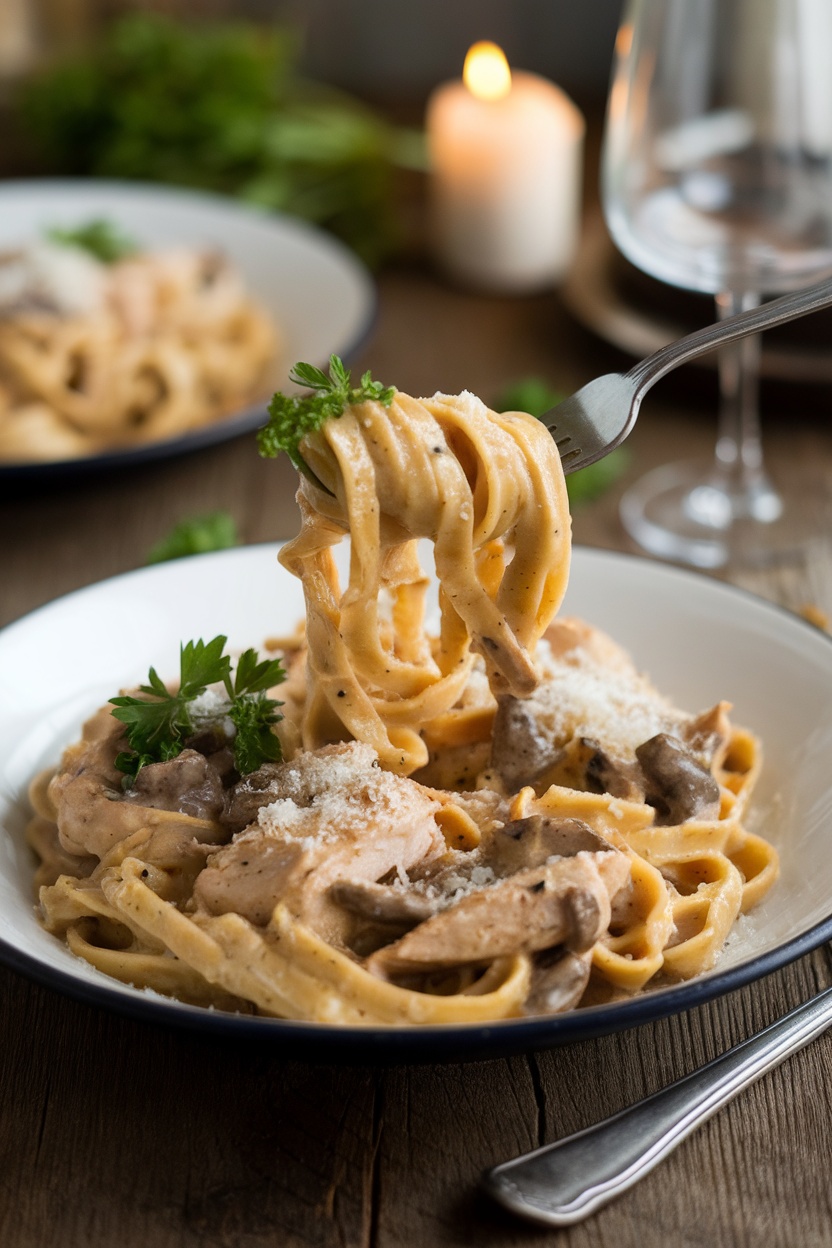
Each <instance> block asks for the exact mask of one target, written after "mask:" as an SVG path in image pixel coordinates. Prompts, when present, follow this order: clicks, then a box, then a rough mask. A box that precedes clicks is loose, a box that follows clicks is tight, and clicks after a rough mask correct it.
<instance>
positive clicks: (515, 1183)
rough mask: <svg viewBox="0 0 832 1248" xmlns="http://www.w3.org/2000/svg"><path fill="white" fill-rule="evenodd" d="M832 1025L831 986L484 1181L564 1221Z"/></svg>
mask: <svg viewBox="0 0 832 1248" xmlns="http://www.w3.org/2000/svg"><path fill="white" fill-rule="evenodd" d="M830 1024H832V988H827V989H826V990H825V991H824V992H821V993H819V994H818V995H817V996H816V997H813V998H812V999H811V1000H810V1001H807V1002H806V1003H805V1004H804V1005H800V1006H798V1007H797V1009H795V1010H792V1012H791V1013H790V1014H787V1015H786V1016H785V1017H784V1018H782V1019H780V1020H779V1022H776V1023H772V1025H771V1026H770V1027H766V1028H765V1030H764V1031H761V1032H758V1033H757V1035H755V1036H752V1037H750V1039H748V1040H745V1041H744V1042H743V1043H742V1044H738V1045H737V1046H736V1047H735V1048H733V1049H729V1051H728V1052H727V1053H724V1054H722V1056H721V1057H717V1058H716V1059H715V1060H714V1061H712V1062H709V1063H708V1064H707V1065H706V1066H702V1067H701V1068H700V1069H699V1070H697V1071H694V1072H693V1074H690V1075H688V1076H687V1077H686V1078H684V1079H680V1080H679V1081H678V1082H677V1083H673V1084H671V1085H670V1086H669V1087H667V1088H664V1089H663V1090H662V1091H661V1092H657V1093H655V1094H654V1095H653V1096H650V1097H647V1099H646V1100H643V1101H639V1102H638V1103H637V1104H635V1105H633V1106H631V1107H630V1108H629V1109H625V1110H623V1112H622V1113H620V1114H616V1115H615V1116H614V1117H612V1118H607V1119H606V1120H605V1121H604V1122H600V1123H598V1124H597V1125H596V1126H594V1127H589V1128H588V1129H587V1130H586V1131H579V1132H578V1133H577V1134H576V1135H570V1136H567V1138H566V1139H563V1140H558V1141H557V1142H556V1143H555V1144H549V1145H547V1146H546V1147H544V1148H539V1149H537V1150H536V1151H535V1152H533V1153H527V1154H526V1155H525V1156H523V1157H517V1158H515V1159H514V1160H513V1161H507V1162H505V1163H504V1164H503V1165H500V1166H496V1167H495V1168H494V1169H493V1170H489V1171H487V1172H486V1173H485V1175H484V1176H483V1185H484V1187H485V1189H486V1191H488V1192H489V1193H490V1195H491V1196H493V1197H494V1198H495V1199H496V1200H498V1201H499V1202H500V1204H502V1205H503V1206H504V1207H505V1208H507V1209H510V1210H512V1211H513V1212H515V1213H519V1214H521V1215H522V1216H523V1217H525V1218H528V1219H530V1220H531V1221H533V1222H543V1223H546V1224H547V1225H549V1226H570V1225H572V1224H573V1223H575V1222H580V1221H581V1220H582V1219H583V1218H585V1217H587V1216H588V1215H589V1214H591V1213H594V1212H595V1210H596V1209H600V1208H601V1207H602V1205H606V1204H607V1203H608V1202H609V1201H611V1200H613V1199H614V1198H615V1197H616V1196H618V1195H620V1193H621V1192H623V1191H626V1189H627V1188H628V1187H632V1186H633V1184H634V1183H637V1182H638V1180H639V1179H640V1178H642V1177H643V1175H645V1174H648V1173H649V1172H650V1171H651V1170H652V1169H653V1167H654V1166H657V1165H658V1164H659V1162H660V1161H662V1160H663V1159H664V1158H665V1157H666V1156H667V1155H668V1153H670V1152H671V1151H672V1150H673V1149H674V1148H675V1147H676V1145H677V1144H679V1143H681V1141H682V1140H683V1139H685V1137H686V1136H687V1135H690V1133H691V1132H692V1131H693V1130H694V1129H695V1128H696V1127H698V1126H699V1124H700V1123H702V1122H705V1121H706V1119H708V1118H710V1117H711V1115H712V1114H715V1113H716V1111H717V1110H718V1109H720V1108H721V1107H722V1106H723V1105H725V1104H726V1103H727V1102H728V1101H730V1100H731V1099H732V1098H733V1097H734V1096H736V1095H737V1093H738V1092H741V1091H742V1089H743V1088H746V1087H748V1086H749V1084H751V1083H754V1081H755V1080H757V1079H759V1078H760V1076H761V1075H764V1074H765V1073H766V1071H768V1070H772V1069H773V1068H774V1067H775V1066H778V1065H779V1064H780V1063H781V1062H782V1061H785V1059H786V1058H787V1057H789V1056H790V1055H791V1054H792V1053H796V1052H797V1051H798V1049H802V1048H803V1047H804V1046H805V1045H807V1044H809V1043H810V1042H811V1041H812V1040H814V1039H815V1038H816V1037H817V1036H819V1035H820V1034H821V1032H823V1031H824V1030H825V1029H826V1028H827V1027H829V1025H830Z"/></svg>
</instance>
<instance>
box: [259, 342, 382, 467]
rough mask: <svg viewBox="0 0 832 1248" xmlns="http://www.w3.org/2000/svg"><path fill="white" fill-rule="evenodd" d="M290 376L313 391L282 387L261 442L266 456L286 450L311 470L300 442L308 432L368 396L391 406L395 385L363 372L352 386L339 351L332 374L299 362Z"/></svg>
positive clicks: (298, 464)
mask: <svg viewBox="0 0 832 1248" xmlns="http://www.w3.org/2000/svg"><path fill="white" fill-rule="evenodd" d="M289 380H290V381H294V382H295V383H296V384H297V385H299V386H306V387H307V389H309V390H311V391H312V393H311V394H306V395H297V394H283V393H282V392H281V391H280V390H278V392H277V394H276V395H275V396H274V397H273V399H272V401H271V403H270V404H269V423H268V424H267V425H264V427H263V428H262V429H260V430H258V433H257V443H258V446H259V448H260V454H261V455H262V456H263V457H264V459H273V458H274V457H275V455H278V454H279V453H280V452H281V451H285V452H286V454H287V455H288V456H289V458H290V459H291V461H292V463H293V464H294V465H295V467H296V468H297V469H298V471H299V472H303V473H307V474H309V472H310V469H309V465H308V464H307V463H306V460H305V459H304V458H303V456H302V455H301V453H300V443H301V442H302V441H303V439H304V438H305V437H306V435H307V434H308V433H313V432H314V431H315V430H316V429H320V427H321V425H322V424H323V423H324V421H327V420H329V419H330V417H331V416H340V415H341V414H342V412H343V411H344V408H345V407H350V406H351V405H352V404H353V403H364V402H366V401H367V400H368V399H372V400H374V401H375V402H376V403H383V404H384V406H385V407H389V406H390V404H391V403H392V402H393V396H394V394H395V393H396V387H395V386H383V385H382V384H381V382H380V381H373V378H372V375H371V374H370V373H369V372H366V373H364V374H363V376H362V378H361V383H360V385H358V386H354V387H353V386H350V373H349V370H348V369H346V368H345V367H344V364H343V362H342V361H341V360H340V359H339V358H338V356H337V355H331V356H330V357H329V376H327V374H326V373H325V372H323V371H322V369H320V368H315V366H314V364H296V365H295V367H294V368H293V369H292V370H291V372H290V373H289Z"/></svg>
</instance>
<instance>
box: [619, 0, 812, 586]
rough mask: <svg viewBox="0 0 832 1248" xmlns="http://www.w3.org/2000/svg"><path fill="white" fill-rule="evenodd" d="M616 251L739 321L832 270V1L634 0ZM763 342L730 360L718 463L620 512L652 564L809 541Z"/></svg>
mask: <svg viewBox="0 0 832 1248" xmlns="http://www.w3.org/2000/svg"><path fill="white" fill-rule="evenodd" d="M601 176H602V198H603V206H604V212H605V216H606V220H607V225H608V227H609V230H610V233H611V235H612V237H613V240H614V241H615V243H616V244H617V246H618V247H619V249H620V250H621V251H622V252H623V253H624V255H625V256H626V257H627V258H628V259H629V260H630V261H632V263H633V264H635V265H636V266H637V267H638V268H640V269H643V270H644V271H645V272H647V273H650V274H651V275H652V276H653V277H656V278H658V279H659V280H660V281H663V282H668V283H670V284H672V285H675V286H681V287H684V288H685V289H688V290H697V291H704V292H707V293H709V294H712V295H714V296H715V297H716V306H717V314H718V316H720V317H725V316H730V315H731V314H733V313H734V312H738V311H741V310H742V309H744V308H748V307H752V306H754V305H755V304H756V303H758V302H759V301H760V300H761V299H762V298H764V297H766V296H769V295H774V294H777V293H783V292H785V291H788V290H791V289H796V288H797V287H799V286H801V285H805V284H807V283H808V282H811V281H815V280H818V279H820V278H821V277H822V276H824V274H825V273H826V272H829V271H832V0H628V3H627V4H626V6H625V11H624V16H623V20H622V24H621V27H620V29H619V32H618V38H617V42H616V57H615V68H614V73H613V80H612V86H611V89H610V96H609V104H608V111H607V120H606V128H605V135H604V146H603V155H602V161H601ZM759 355H760V339H759V336H757V337H754V338H747V339H745V340H744V341H743V342H741V343H738V344H737V345H735V346H732V347H727V348H725V349H723V350H722V351H721V352H720V354H719V363H718V367H719V382H720V413H719V427H718V435H717V443H716V455H715V458H714V461H713V463H711V464H710V465H696V464H693V463H690V462H683V463H679V464H670V465H666V466H664V467H662V468H658V469H656V470H654V471H653V472H651V473H648V474H647V475H646V476H645V477H643V478H642V479H641V480H640V481H639V482H637V483H636V485H635V486H633V487H632V488H631V489H630V490H629V491H628V492H627V493H625V495H624V498H623V499H622V503H621V518H622V521H623V523H624V526H625V528H626V529H627V531H628V532H629V533H630V535H631V536H632V537H633V538H634V539H635V540H636V541H637V542H638V543H639V545H641V546H642V547H643V548H644V549H645V550H647V551H649V552H650V553H651V554H655V555H659V556H661V557H663V558H667V559H673V560H675V561H677V562H682V563H688V564H693V565H695V566H698V567H705V568H717V567H721V566H723V565H725V564H728V563H759V564H764V563H767V562H770V561H773V560H776V559H778V558H781V557H783V556H790V555H792V554H794V553H795V552H796V551H797V550H798V549H799V548H800V546H801V544H802V543H803V542H804V541H805V540H806V539H807V538H808V536H809V532H808V529H807V524H808V516H807V514H806V511H805V508H802V507H801V502H805V499H801V498H800V496H799V495H798V497H795V496H794V495H790V494H789V493H788V492H786V491H785V490H784V489H782V488H780V489H778V488H776V487H775V485H774V484H773V482H772V479H771V478H770V477H769V474H768V472H767V471H766V468H765V466H764V463H763V455H762V449H761V441H760V423H759V411H758V375H759Z"/></svg>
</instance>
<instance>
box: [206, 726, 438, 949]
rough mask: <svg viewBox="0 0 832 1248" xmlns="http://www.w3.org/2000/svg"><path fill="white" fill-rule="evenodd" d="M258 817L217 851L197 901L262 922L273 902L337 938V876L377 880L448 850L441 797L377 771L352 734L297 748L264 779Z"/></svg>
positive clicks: (346, 920)
mask: <svg viewBox="0 0 832 1248" xmlns="http://www.w3.org/2000/svg"><path fill="white" fill-rule="evenodd" d="M268 794H269V797H270V798H271V801H270V803H269V804H266V805H264V806H262V807H261V809H260V811H259V814H258V822H257V823H256V824H253V825H252V826H251V827H250V828H248V829H247V830H246V831H244V832H242V833H240V834H238V835H237V836H236V837H235V838H234V840H233V842H232V844H231V845H229V846H227V847H226V848H224V849H221V850H220V851H219V852H218V853H216V854H214V855H213V856H212V857H211V859H209V862H208V864H207V866H206V868H205V870H204V871H203V872H202V873H201V875H200V876H199V878H198V879H197V882H196V886H195V888H194V900H195V903H196V905H197V907H198V908H201V909H204V910H207V911H208V912H209V913H210V914H225V913H228V912H230V911H235V912H236V913H238V914H242V915H244V916H245V917H246V918H248V919H250V920H251V922H253V923H257V924H261V925H262V924H265V923H268V921H269V919H270V918H271V915H272V912H273V910H274V907H275V905H276V904H277V903H278V901H282V902H284V904H285V905H286V906H287V907H288V908H289V910H290V911H291V913H292V914H294V915H295V917H296V918H298V919H300V920H301V922H303V923H306V924H307V925H308V926H309V927H311V928H313V929H314V930H315V931H317V932H318V934H319V935H321V936H323V938H324V939H325V940H328V941H330V942H332V943H335V944H343V943H344V942H345V941H346V938H347V935H348V932H349V929H350V915H349V913H348V912H347V911H345V910H344V908H343V907H341V906H339V905H338V904H337V903H336V902H335V901H334V900H333V898H332V897H331V896H329V888H330V885H331V884H332V883H333V882H334V881H335V880H337V879H348V880H352V881H369V882H370V883H374V882H375V881H377V880H380V879H381V878H382V877H384V876H386V875H387V874H388V873H390V872H400V873H404V872H406V871H407V870H408V869H409V868H410V867H412V866H414V865H415V864H416V863H419V862H422V861H424V860H426V859H431V858H433V857H436V856H438V855H440V854H442V853H443V852H444V849H445V843H444V839H443V837H442V835H441V833H440V831H439V828H438V826H437V824H436V821H435V819H434V815H435V813H436V812H437V811H438V810H439V803H438V802H437V801H436V800H435V799H434V798H433V797H432V796H431V795H430V793H429V792H428V790H426V789H423V788H422V786H421V785H418V784H416V783H414V781H412V780H408V779H407V778H405V777H403V776H397V775H393V774H392V773H391V772H386V771H382V770H381V768H380V767H379V766H378V764H377V758H376V754H375V751H374V750H373V749H371V748H370V746H367V745H363V744H359V743H357V742H350V743H346V744H339V745H329V746H325V747H324V748H322V749H320V750H316V751H315V752H314V753H306V754H301V755H299V756H298V757H297V758H295V759H294V760H293V761H292V762H291V763H283V764H281V765H280V766H279V767H277V768H276V769H275V771H274V773H273V774H271V776H270V778H269V784H268Z"/></svg>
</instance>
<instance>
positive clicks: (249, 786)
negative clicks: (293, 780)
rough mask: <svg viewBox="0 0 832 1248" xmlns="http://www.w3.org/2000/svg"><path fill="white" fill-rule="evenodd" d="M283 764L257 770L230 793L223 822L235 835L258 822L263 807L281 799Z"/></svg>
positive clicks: (221, 820) (222, 817)
mask: <svg viewBox="0 0 832 1248" xmlns="http://www.w3.org/2000/svg"><path fill="white" fill-rule="evenodd" d="M284 772H285V767H284V766H283V764H282V763H264V764H263V766H262V767H258V769H257V771H251V772H249V774H248V775H247V776H243V778H242V779H241V780H239V781H238V782H237V783H236V784H235V785H233V787H232V788H230V789H229V790H228V792H227V793H226V798H225V810H224V811H223V813H222V815H221V816H220V822H221V823H223V824H225V826H226V827H227V828H230V829H231V831H232V832H242V830H243V828H247V827H248V826H249V824H250V823H254V821H255V820H256V819H257V815H258V812H259V810H260V807H261V806H268V805H269V803H270V802H274V801H276V800H277V799H278V798H279V797H280V796H281V779H282V777H283V774H284Z"/></svg>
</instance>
